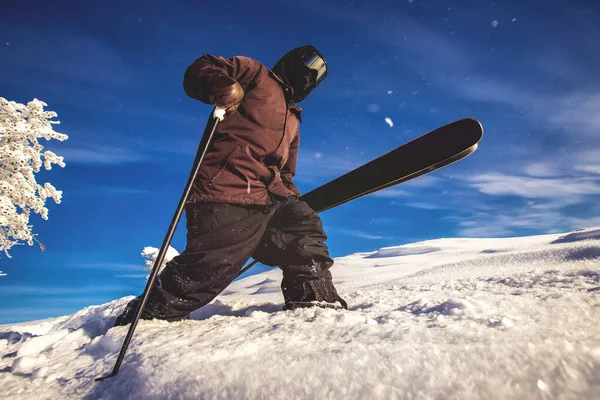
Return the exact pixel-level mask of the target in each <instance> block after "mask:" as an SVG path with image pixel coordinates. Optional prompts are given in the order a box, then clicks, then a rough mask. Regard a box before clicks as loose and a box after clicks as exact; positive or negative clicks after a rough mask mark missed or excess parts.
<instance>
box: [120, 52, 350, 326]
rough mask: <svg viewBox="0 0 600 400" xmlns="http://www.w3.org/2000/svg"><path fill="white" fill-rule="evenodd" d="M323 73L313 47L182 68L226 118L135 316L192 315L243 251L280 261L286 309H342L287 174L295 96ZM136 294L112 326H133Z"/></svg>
mask: <svg viewBox="0 0 600 400" xmlns="http://www.w3.org/2000/svg"><path fill="white" fill-rule="evenodd" d="M326 76H327V63H326V62H325V58H324V57H323V55H322V54H321V53H320V52H319V51H318V50H317V49H316V48H315V47H314V46H310V45H306V46H302V47H299V48H296V49H293V50H291V51H289V52H288V53H287V54H286V55H285V56H283V58H281V59H280V60H279V61H278V62H277V64H276V65H275V66H274V67H273V69H272V70H271V69H268V68H267V67H265V66H264V65H263V64H261V63H260V62H258V61H256V60H253V59H251V58H248V57H243V56H237V57H233V58H231V59H229V60H228V59H225V58H223V57H216V56H213V55H210V54H205V55H203V56H202V57H200V58H198V59H197V60H196V61H194V63H192V65H190V66H189V67H188V68H187V70H186V72H185V75H184V81H183V87H184V90H185V92H186V94H187V95H188V96H190V97H191V98H193V99H197V100H200V101H202V102H204V103H208V104H213V105H215V106H217V107H219V108H223V109H225V110H226V116H225V119H224V120H223V121H222V122H221V123H219V125H218V126H217V131H216V132H215V135H214V137H213V140H212V142H211V144H210V146H209V148H208V150H207V153H206V156H205V158H204V161H203V163H202V166H201V168H200V172H199V176H198V178H197V179H196V181H195V182H194V186H193V192H192V195H191V196H190V198H189V200H188V201H187V203H186V208H185V213H186V220H187V224H186V227H187V243H186V248H185V250H184V251H183V252H182V253H181V254H180V255H179V256H177V257H174V258H173V259H172V260H171V261H170V262H168V263H167V265H166V267H165V268H164V270H163V271H162V272H161V273H160V275H159V276H158V278H157V280H156V283H155V284H154V286H153V287H152V289H151V291H150V295H149V298H148V301H147V303H146V306H145V308H144V310H143V313H142V315H141V318H143V319H153V318H157V319H163V320H167V321H177V320H182V319H187V318H189V314H190V312H192V311H194V310H196V309H198V308H200V307H202V306H204V305H206V304H208V303H209V302H210V301H211V300H212V299H214V298H215V297H216V296H217V295H218V294H219V293H221V292H222V291H223V290H224V289H225V288H226V287H227V286H228V285H229V284H230V283H231V281H232V280H233V279H235V277H236V276H237V274H238V273H239V272H240V270H241V269H242V268H243V266H244V264H245V263H246V261H247V260H248V259H249V258H250V257H253V258H254V259H256V260H258V261H260V262H261V263H263V264H266V265H270V266H278V267H279V268H281V270H282V272H283V280H282V282H281V290H282V292H283V297H284V301H285V305H284V310H287V309H295V308H297V307H310V306H315V305H317V306H333V307H340V305H341V307H343V308H347V304H346V302H345V301H344V300H343V299H342V298H341V297H340V296H339V295H338V293H337V291H336V289H335V287H334V285H333V282H332V277H331V272H330V270H329V269H330V267H331V266H332V265H333V260H332V259H331V257H330V256H329V250H328V248H327V246H326V245H325V243H324V242H325V240H326V238H327V236H326V234H325V233H324V231H323V227H322V224H321V219H320V218H319V216H318V215H317V213H316V212H315V211H314V210H312V209H311V208H310V207H309V206H308V204H306V203H305V202H303V201H301V200H299V195H300V192H299V191H298V189H297V188H296V186H295V185H294V183H293V181H292V178H293V177H294V174H295V171H296V160H297V156H298V145H299V140H300V139H299V123H301V122H302V118H301V111H302V108H301V107H299V106H297V105H296V103H298V102H300V101H302V100H304V99H305V98H306V97H307V96H308V95H309V94H310V93H311V92H312V91H313V90H314V89H315V88H316V87H317V86H318V85H319V84H320V83H321V82H323V80H324V79H325V78H326ZM211 118H212V116H211ZM139 301H140V298H139V297H138V298H135V299H133V300H132V301H131V302H130V303H129V304H128V305H127V307H126V308H125V310H124V311H123V313H122V314H121V315H120V316H119V317H118V318H117V320H116V322H115V325H126V324H128V323H130V322H131V321H132V320H133V315H134V313H135V310H136V308H137V305H138V303H139ZM338 303H339V305H338Z"/></svg>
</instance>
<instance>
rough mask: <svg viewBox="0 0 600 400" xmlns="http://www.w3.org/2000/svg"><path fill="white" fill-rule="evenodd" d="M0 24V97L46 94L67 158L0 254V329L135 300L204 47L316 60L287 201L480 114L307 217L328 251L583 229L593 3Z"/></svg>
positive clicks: (135, 9) (197, 109)
mask: <svg viewBox="0 0 600 400" xmlns="http://www.w3.org/2000/svg"><path fill="white" fill-rule="evenodd" d="M0 23H1V24H2V27H3V29H2V34H1V35H2V40H0V59H1V60H2V62H1V63H0V96H2V97H5V98H7V99H8V100H14V101H18V102H21V103H24V102H27V101H29V100H31V99H33V98H39V99H41V100H43V101H45V102H46V103H48V109H50V110H54V111H56V112H57V113H58V115H59V118H58V119H59V120H60V121H61V124H60V125H59V127H58V128H57V130H58V131H60V132H62V133H65V134H67V135H69V140H67V141H65V142H62V143H51V144H49V145H48V148H50V149H52V150H53V151H55V152H56V153H57V154H59V155H62V156H64V157H65V162H66V163H67V166H66V167H65V168H64V169H61V168H54V169H53V170H52V171H49V172H43V173H41V174H40V175H39V177H38V182H45V181H50V182H52V183H53V184H54V185H55V186H56V187H57V188H58V189H59V190H62V191H63V192H64V193H63V202H62V203H61V204H60V205H55V204H53V203H52V204H50V205H49V209H50V213H49V217H50V218H49V220H48V221H42V220H41V219H40V218H38V217H35V218H33V219H32V221H31V222H32V224H33V225H34V231H35V232H37V233H38V234H39V236H38V239H39V240H40V241H41V242H42V243H44V244H45V245H46V247H47V250H46V251H45V252H41V251H40V250H39V249H38V248H37V247H29V246H19V247H17V248H13V250H12V251H11V254H12V256H13V258H12V259H8V258H6V257H5V256H4V255H2V256H1V258H0V270H2V271H4V272H5V273H7V274H8V275H7V276H4V277H1V278H0V305H1V308H0V323H7V322H16V321H25V320H32V319H38V318H44V317H50V316H58V315H64V314H67V313H70V312H73V311H75V310H77V309H80V308H82V307H84V306H87V305H91V304H99V303H103V302H107V301H110V300H112V299H115V298H117V297H121V296H125V295H131V294H138V293H139V292H141V290H142V289H143V287H144V284H145V280H144V278H143V277H141V276H143V275H144V274H145V273H144V271H142V269H143V267H144V263H143V259H142V257H141V256H140V253H141V251H142V249H143V248H144V247H145V246H155V247H159V246H160V244H161V243H162V240H163V238H164V234H165V232H166V229H167V227H168V224H169V222H170V220H171V217H172V215H173V212H174V208H175V206H176V205H177V202H178V200H179V197H180V196H181V193H182V190H183V186H184V185H185V182H186V179H187V176H188V173H189V169H190V167H191V163H192V161H193V158H194V154H195V151H196V148H197V144H198V141H199V138H200V135H201V132H202V130H203V127H204V123H205V121H206V117H207V115H208V113H209V112H210V111H211V107H210V106H208V105H204V104H202V103H200V102H197V101H194V100H192V99H189V98H187V97H186V96H185V93H184V92H183V89H182V79H183V72H184V71H185V68H186V67H187V66H188V65H189V64H190V63H191V62H192V61H193V60H195V59H196V58H197V57H199V56H200V55H202V54H204V53H211V54H216V55H223V56H225V57H232V56H234V55H245V56H249V57H253V58H255V59H257V60H259V61H261V62H263V63H264V64H266V65H267V66H272V65H274V63H275V62H276V61H277V60H278V59H279V58H280V57H281V56H282V55H283V54H284V53H285V52H286V51H287V50H289V49H291V48H293V47H297V46H300V45H304V44H313V45H315V46H317V47H318V48H319V49H320V50H321V51H322V53H323V54H324V55H325V57H326V58H327V61H328V64H329V69H330V72H329V76H328V78H327V80H326V81H325V82H324V83H323V85H322V86H320V87H319V88H318V89H317V90H315V92H313V94H312V95H311V96H310V97H309V98H308V99H307V100H305V101H304V102H302V103H301V105H302V106H303V107H304V108H305V112H304V124H303V125H302V126H301V136H302V145H301V149H300V161H299V167H298V174H297V177H296V182H297V185H298V186H299V188H300V189H301V190H302V191H303V192H306V191H309V190H310V189H312V188H315V187H317V186H319V185H320V184H323V183H325V182H326V181H328V180H331V179H333V178H335V177H336V176H338V175H340V174H342V173H344V172H347V171H349V170H350V169H352V168H354V167H357V166H359V165H360V164H362V163H364V162H367V161H369V160H371V159H373V158H375V157H377V156H379V155H381V154H383V153H385V152H387V151H389V150H391V149H393V148H395V147H397V146H399V145H400V144H402V143H405V142H407V141H409V140H411V139H413V138H415V137H417V136H419V135H421V134H422V133H425V132H427V131H429V130H432V129H434V128H436V127H438V126H440V125H443V124H445V123H448V122H451V121H454V120H457V119H460V118H463V117H467V116H472V117H476V118H478V119H479V120H480V121H482V123H483V126H484V128H485V136H484V139H483V140H482V142H481V144H480V148H479V150H478V151H477V152H476V153H475V154H473V155H472V156H470V157H469V158H467V159H465V160H463V161H461V162H460V163H458V164H455V165H453V166H451V167H448V168H447V169H444V170H441V171H438V172H436V173H434V174H431V175H429V176H426V177H422V178H419V179H418V180H415V181H414V182H411V183H407V184H403V185H400V186H397V187H395V188H392V189H389V190H387V191H385V192H382V193H380V194H377V195H373V196H370V197H368V198H364V199H361V200H357V201H355V202H353V203H349V204H347V205H344V206H342V207H340V208H338V209H334V210H331V211H327V212H326V213H323V214H322V218H323V221H324V225H325V228H326V231H327V233H328V234H329V240H328V244H329V246H330V249H331V252H332V254H333V255H334V256H342V255H346V254H349V253H354V252H359V251H369V250H374V249H378V248H380V247H384V246H392V245H396V244H403V243H408V242H414V241H419V240H426V239H433V238H438V237H459V236H468V237H504V236H516V235H529V234H541V233H551V232H560V231H567V230H571V229H576V228H582V227H587V226H598V225H600V205H599V204H600V202H599V201H598V200H599V199H600V141H599V140H598V135H599V134H600V128H599V125H600V75H598V71H599V70H600V52H599V51H598V43H599V42H600V7H599V6H598V4H597V2H595V1H571V2H564V1H516V0H513V1H504V2H492V1H489V2H485V1H475V0H464V1H419V0H414V1H374V0H370V1H343V2H342V1H331V0H329V1H322V0H319V1H312V0H309V1H302V2H294V1H290V2H285V4H284V2H278V1H274V0H273V1H258V0H254V1H228V2H221V3H218V2H197V1H170V2H167V1H160V2H156V1H154V2H141V1H119V2H116V1H115V2H110V1H109V2H80V1H58V2H52V4H50V2H41V1H39V2H17V3H16V4H15V3H13V4H10V5H5V6H3V12H2V13H1V15H0ZM385 118H391V119H392V121H393V122H394V126H393V127H390V126H388V124H387V123H386V122H385ZM184 245H185V227H184V224H183V223H182V224H181V227H180V229H179V230H178V232H177V235H176V237H175V238H174V240H173V246H174V247H175V248H177V249H179V250H180V251H181V250H182V249H183V248H184ZM334 268H335V267H334ZM259 270H260V269H256V270H255V271H259ZM333 272H334V274H335V269H334V270H333Z"/></svg>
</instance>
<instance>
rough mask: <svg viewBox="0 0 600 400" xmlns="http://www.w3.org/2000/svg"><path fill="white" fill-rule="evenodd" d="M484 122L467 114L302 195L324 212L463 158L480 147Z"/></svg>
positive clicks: (313, 206) (319, 210)
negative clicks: (468, 116) (465, 116)
mask: <svg viewBox="0 0 600 400" xmlns="http://www.w3.org/2000/svg"><path fill="white" fill-rule="evenodd" d="M482 136H483V127H482V126H481V123H479V121H477V120H476V119H473V118H465V119H461V120H458V121H456V122H452V123H450V124H448V125H444V126H442V127H441V128H438V129H435V130H433V131H431V132H429V133H426V134H424V135H423V136H420V137H418V138H416V139H414V140H412V141H411V142H408V143H406V144H404V145H402V146H400V147H398V148H397V149H395V150H392V151H390V152H389V153H387V154H384V155H382V156H381V157H379V158H376V159H375V160H373V161H371V162H369V163H367V164H365V165H363V166H361V167H359V168H357V169H355V170H352V171H350V172H348V173H347V174H345V175H342V176H340V177H339V178H337V179H334V180H333V181H331V182H328V183H326V184H324V185H323V186H320V187H318V188H316V189H314V190H312V191H310V192H308V193H306V194H305V195H303V196H302V197H301V199H302V200H304V201H306V202H307V203H308V204H309V205H310V206H311V207H312V209H313V210H315V211H317V212H322V211H325V210H328V209H330V208H333V207H337V206H339V205H341V204H344V203H347V202H349V201H351V200H355V199H358V198H360V197H363V196H366V195H368V194H370V193H374V192H377V191H379V190H382V189H385V188H388V187H390V186H394V185H397V184H399V183H402V182H406V181H409V180H411V179H414V178H416V177H418V176H421V175H425V174H427V173H429V172H432V171H435V170H438V169H440V168H443V167H445V166H447V165H450V164H452V163H454V162H456V161H458V160H461V159H463V158H465V157H466V156H468V155H469V154H471V153H473V152H474V151H475V150H477V142H479V140H480V139H481V138H482Z"/></svg>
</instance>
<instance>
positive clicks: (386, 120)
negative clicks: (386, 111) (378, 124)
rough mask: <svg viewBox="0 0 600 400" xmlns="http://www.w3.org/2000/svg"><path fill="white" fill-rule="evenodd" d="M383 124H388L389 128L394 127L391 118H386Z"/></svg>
mask: <svg viewBox="0 0 600 400" xmlns="http://www.w3.org/2000/svg"><path fill="white" fill-rule="evenodd" d="M385 123H386V124H388V125H389V126H390V128H392V127H393V126H394V122H393V121H392V119H391V118H386V119H385Z"/></svg>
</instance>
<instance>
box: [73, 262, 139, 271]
mask: <svg viewBox="0 0 600 400" xmlns="http://www.w3.org/2000/svg"><path fill="white" fill-rule="evenodd" d="M72 266H73V267H74V268H84V269H102V270H108V271H142V270H143V269H144V268H145V266H144V264H143V263H142V262H140V263H139V264H127V263H107V262H98V263H74V264H73V265H72Z"/></svg>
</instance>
